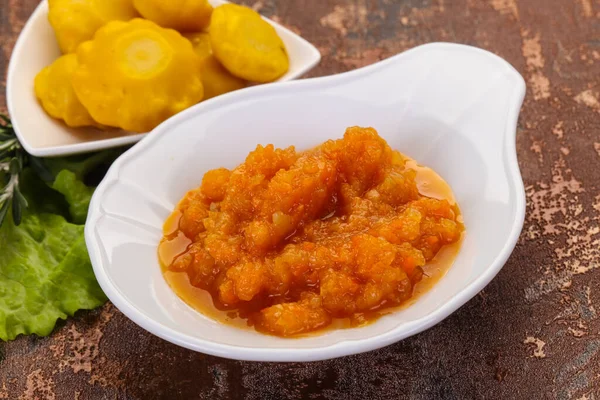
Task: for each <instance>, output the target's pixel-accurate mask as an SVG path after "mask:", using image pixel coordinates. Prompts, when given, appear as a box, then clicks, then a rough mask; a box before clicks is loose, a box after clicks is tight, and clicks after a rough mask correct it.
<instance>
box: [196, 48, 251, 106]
mask: <svg viewBox="0 0 600 400" xmlns="http://www.w3.org/2000/svg"><path fill="white" fill-rule="evenodd" d="M200 73H201V75H202V84H203V85H204V99H205V100H206V99H210V98H213V97H215V96H218V95H220V94H223V93H228V92H233V91H234V90H238V89H242V88H243V87H245V86H246V81H245V80H243V79H241V78H238V77H237V76H234V75H231V73H230V72H229V71H227V69H225V67H223V66H222V65H221V63H220V62H219V61H218V60H217V59H216V58H215V56H213V55H210V56H208V57H206V58H205V59H204V60H202V62H201V63H200Z"/></svg>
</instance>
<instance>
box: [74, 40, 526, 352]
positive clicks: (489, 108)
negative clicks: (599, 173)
mask: <svg viewBox="0 0 600 400" xmlns="http://www.w3.org/2000/svg"><path fill="white" fill-rule="evenodd" d="M524 94H525V83H524V81H523V78H522V77H521V76H520V75H519V73H518V72H517V71H516V70H515V69H514V68H513V67H511V66H510V65H509V64H508V63H507V62H505V61H504V60H502V59H501V58H499V57H497V56H495V55H493V54H491V53H488V52H486V51H483V50H480V49H476V48H473V47H468V46H462V45H454V44H443V43H436V44H430V45H425V46H421V47H417V48H415V49H413V50H410V51H407V52H405V53H403V54H400V55H397V56H395V57H392V58H390V59H387V60H385V61H382V62H379V63H377V64H375V65H372V66H369V67H366V68H363V69H360V70H356V71H352V72H348V73H345V74H340V75H336V76H332V77H326V78H316V79H308V80H303V81H296V82H288V83H283V84H278V85H270V86H263V87H255V88H251V89H248V90H245V91H243V92H238V93H231V94H227V95H224V96H221V97H219V98H215V99H214V100H210V101H207V102H206V103H201V104H199V105H197V106H195V107H193V108H191V109H189V110H187V111H184V112H183V113H181V114H179V115H177V116H175V117H173V118H171V119H170V120H168V121H166V122H165V123H163V124H162V125H160V126H159V127H157V128H156V129H155V130H154V131H153V132H152V133H150V135H148V136H147V137H146V138H145V139H144V140H142V141H141V142H140V143H139V144H137V145H136V146H135V147H133V148H132V149H131V150H129V151H128V152H127V153H125V154H124V155H123V156H121V157H120V158H119V159H118V160H117V161H116V162H115V163H114V165H113V166H112V167H111V168H110V170H109V172H108V174H107V175H106V177H105V179H104V180H103V181H102V183H101V184H100V186H99V187H98V189H97V190H96V192H95V194H94V197H93V199H92V202H91V205H90V211H89V216H88V220H87V223H86V228H85V238H86V243H87V246H88V250H89V253H90V256H91V259H92V264H93V266H94V272H95V274H96V277H97V278H98V281H99V282H100V285H101V286H102V288H103V289H104V291H105V292H106V294H107V295H108V297H109V298H110V300H111V301H112V302H113V303H114V304H115V305H116V306H117V307H118V308H119V309H120V310H121V311H122V312H123V313H124V314H125V315H127V316H128V317H129V318H131V319H132V320H133V321H134V322H135V323H137V324H138V325H140V326H141V327H143V328H144V329H146V330H148V331H149V332H152V333H153V334H155V335H157V336H159V337H161V338H163V339H166V340H168V341H170V342H172V343H175V344H178V345H180V346H183V347H187V348H188V349H192V350H196V351H200V352H203V353H208V354H212V355H216V356H221V357H226V358H233V359H239V360H257V361H312V360H321V359H328V358H333V357H340V356H345V355H349V354H354V353H359V352H364V351H367V350H373V349H377V348H379V347H382V346H385V345H388V344H390V343H394V342H396V341H398V340H401V339H403V338H406V337H408V336H411V335H414V334H416V333H418V332H420V331H423V330H424V329H427V328H429V327H431V326H433V325H434V324H436V323H438V322H440V321H441V320H442V319H444V318H446V317H447V316H448V315H450V314H451V313H452V312H454V311H455V310H456V309H458V308H459V307H460V306H462V305H463V304H464V303H465V302H467V301H468V300H469V299H471V298H472V297H473V296H474V295H475V294H477V293H478V292H479V291H480V290H482V289H483V288H484V287H485V286H486V285H487V284H488V282H490V280H491V279H492V278H493V277H494V276H495V275H496V274H497V273H498V271H499V270H500V269H501V268H502V266H503V265H504V263H505V262H506V260H507V258H508V257H509V255H510V254H511V252H512V250H513V248H514V246H515V244H516V241H517V238H518V236H519V233H520V232H521V228H522V226H523V218H524V212H525V192H524V188H523V183H522V180H521V175H520V173H519V167H518V164H517V158H516V153H515V134H516V124H517V118H518V115H519V110H520V107H521V104H522V101H523V97H524ZM354 125H360V126H372V127H374V128H376V129H377V130H378V131H379V133H380V134H381V136H382V137H384V138H385V139H386V140H387V141H388V143H389V144H390V145H391V146H392V148H394V149H398V150H400V151H401V152H404V153H406V154H407V155H409V156H411V157H413V158H415V159H416V160H417V161H419V162H420V163H421V164H423V165H426V166H429V167H432V168H433V169H434V170H435V171H437V172H438V173H439V174H440V175H441V176H442V177H443V178H444V179H445V180H446V181H447V182H448V183H449V184H450V186H451V187H452V188H453V190H454V194H455V196H456V198H457V200H458V203H459V205H460V207H461V209H462V212H463V217H464V221H465V226H466V229H467V233H466V237H465V240H464V243H463V245H462V249H461V251H460V253H459V255H458V257H457V258H456V260H455V262H454V265H453V266H452V268H451V269H450V270H449V272H448V273H447V274H446V275H445V276H444V277H443V278H442V279H441V280H440V281H439V282H438V284H437V285H436V286H435V287H434V288H433V289H432V290H431V291H429V292H427V293H426V294H424V295H423V296H421V297H420V298H418V300H417V301H416V302H415V304H413V305H412V306H410V307H408V308H406V309H404V310H402V311H399V312H396V313H393V314H390V315H387V316H384V317H382V318H381V319H379V320H377V321H376V322H375V323H373V324H370V325H368V326H365V327H361V328H355V329H343V330H333V331H327V332H325V333H323V334H322V335H319V336H312V337H306V338H300V339H283V338H277V337H272V336H267V335H263V334H260V333H257V332H255V331H253V330H244V329H238V328H234V327H231V326H227V325H223V324H221V323H218V322H215V321H213V320H211V319H209V318H207V317H205V316H204V315H202V314H200V313H198V312H196V311H195V310H193V309H192V308H190V307H189V306H187V305H186V304H185V303H184V302H183V301H182V300H181V299H180V298H179V297H177V295H176V294H175V293H173V291H172V290H171V289H170V288H169V286H168V285H167V283H166V282H165V280H164V279H163V276H162V275H161V270H160V266H159V263H158V259H157V245H158V243H159V241H160V239H161V236H162V235H161V234H162V225H163V222H164V220H165V219H166V218H167V216H168V215H169V214H170V213H171V212H172V210H173V209H174V207H175V205H176V204H177V202H178V201H179V200H180V199H181V198H182V196H183V195H184V194H185V193H186V192H187V191H188V190H189V189H192V188H195V187H197V186H199V184H200V182H201V179H202V176H203V174H204V173H205V172H206V171H208V170H209V169H212V168H217V167H228V168H232V167H234V166H236V165H238V164H239V163H241V162H242V161H243V160H244V159H245V156H246V155H247V153H248V152H249V151H251V150H253V149H254V148H255V146H256V145H257V144H267V143H273V144H274V145H275V146H279V147H286V146H289V145H295V146H296V147H297V148H298V149H300V150H302V149H308V148H311V147H314V146H315V145H317V144H320V143H322V142H324V141H325V140H327V139H331V138H339V137H341V136H342V135H343V133H344V131H345V129H346V127H349V126H354Z"/></svg>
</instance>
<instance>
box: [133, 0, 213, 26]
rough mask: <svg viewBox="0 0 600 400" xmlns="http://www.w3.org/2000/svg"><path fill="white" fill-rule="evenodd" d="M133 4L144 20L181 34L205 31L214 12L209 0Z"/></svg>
mask: <svg viewBox="0 0 600 400" xmlns="http://www.w3.org/2000/svg"><path fill="white" fill-rule="evenodd" d="M133 4H134V6H135V8H136V9H137V10H138V12H139V13H140V14H141V15H142V16H143V17H144V18H146V19H149V20H150V21H153V22H156V23H157V24H159V25H160V26H163V27H165V28H171V29H177V30H178V31H181V32H190V31H200V30H202V29H204V28H205V27H206V26H208V23H209V22H210V15H211V13H212V10H213V8H212V6H211V5H210V3H209V2H208V0H133Z"/></svg>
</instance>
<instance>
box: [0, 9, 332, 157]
mask: <svg viewBox="0 0 600 400" xmlns="http://www.w3.org/2000/svg"><path fill="white" fill-rule="evenodd" d="M210 3H211V4H212V5H213V6H215V7H217V6H219V5H222V4H225V3H228V2H227V1H223V0H210ZM264 19H265V20H266V21H267V22H269V23H270V24H271V25H273V27H274V28H275V30H276V31H277V33H278V34H279V36H280V37H281V38H282V40H283V42H284V43H285V46H286V49H287V51H288V54H289V58H290V69H289V70H288V72H287V73H286V74H285V75H283V76H282V77H281V78H279V79H278V80H277V82H285V81H289V80H292V79H296V78H299V77H301V76H302V75H304V74H306V73H307V72H308V71H310V70H311V69H312V68H313V67H314V66H315V65H317V64H318V63H319V61H320V60H321V54H320V53H319V51H318V50H317V48H316V47H315V46H313V45H312V44H310V43H309V42H307V41H306V40H304V39H303V38H301V37H300V36H299V35H297V34H295V33H294V32H292V31H290V30H289V29H287V28H284V27H283V26H281V25H279V24H278V23H276V22H273V21H271V20H270V19H268V18H264ZM61 54H62V53H61V51H60V49H59V48H58V43H57V41H56V37H55V36H54V31H53V30H52V27H51V26H50V23H49V22H48V1H47V0H43V1H42V2H41V3H40V5H39V6H38V7H37V8H36V9H35V11H34V12H33V14H31V17H29V20H28V21H27V23H26V24H25V26H24V27H23V30H22V31H21V34H20V35H19V38H18V40H17V42H16V44H15V48H14V49H13V52H12V56H11V58H10V63H9V66H8V75H7V77H6V103H7V106H8V111H9V113H10V116H11V119H12V123H13V126H14V127H15V132H16V134H17V137H18V138H19V141H20V142H21V144H22V145H23V147H24V148H25V150H27V152H29V153H30V154H33V155H34V156H38V157H57V156H65V155H69V154H77V153H85V152H90V151H96V150H102V149H107V148H110V147H117V146H123V145H127V144H132V143H135V142H137V141H139V140H140V139H141V138H143V137H144V136H145V135H147V133H135V132H125V131H122V130H118V129H115V130H110V131H102V130H100V129H96V128H92V127H82V128H70V127H68V126H67V125H65V124H64V123H63V122H62V121H59V120H57V119H54V118H52V117H50V116H49V115H47V114H46V113H45V112H44V109H43V108H42V106H41V105H40V104H39V102H38V101H37V99H36V97H35V93H34V90H33V80H34V78H35V76H36V75H37V74H38V72H40V71H41V70H42V68H44V67H46V66H47V65H50V64H52V62H54V60H56V59H57V58H58V57H60V56H61Z"/></svg>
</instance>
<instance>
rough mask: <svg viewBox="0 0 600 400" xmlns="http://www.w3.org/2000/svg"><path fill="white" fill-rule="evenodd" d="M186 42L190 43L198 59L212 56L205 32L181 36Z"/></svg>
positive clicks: (208, 37)
mask: <svg viewBox="0 0 600 400" xmlns="http://www.w3.org/2000/svg"><path fill="white" fill-rule="evenodd" d="M183 36H184V37H185V38H186V39H187V40H189V41H190V42H192V46H193V47H194V51H195V52H196V54H198V57H200V59H204V58H206V57H208V56H210V55H211V54H212V49H211V47H210V36H209V35H208V33H206V32H195V33H188V34H185V35H183Z"/></svg>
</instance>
